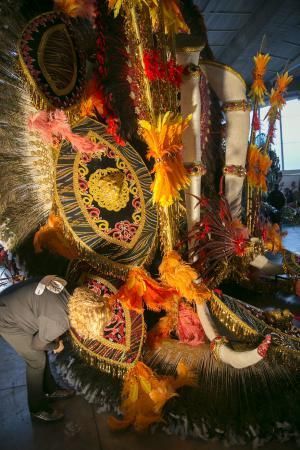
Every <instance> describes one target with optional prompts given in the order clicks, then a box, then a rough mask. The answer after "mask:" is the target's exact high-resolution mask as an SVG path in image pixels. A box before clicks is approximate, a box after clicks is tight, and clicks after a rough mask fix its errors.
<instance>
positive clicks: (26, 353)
mask: <svg viewBox="0 0 300 450" xmlns="http://www.w3.org/2000/svg"><path fill="white" fill-rule="evenodd" d="M65 284H66V282H65V281H64V280H62V279H60V278H57V277H55V276H51V275H50V276H48V277H44V278H43V279H42V280H34V279H29V280H27V281H24V282H21V283H18V284H15V285H13V286H10V287H9V288H7V289H5V290H4V291H3V292H1V294H0V336H2V337H3V338H4V339H5V341H6V342H8V344H10V345H11V346H12V347H13V348H14V349H15V350H16V352H17V353H18V354H19V355H20V356H21V357H22V358H23V359H24V361H25V363H26V378H27V392H28V406H29V411H30V413H31V416H32V417H33V418H36V419H39V420H42V421H47V422H52V421H56V420H60V419H62V418H63V417H64V415H63V413H62V412H60V411H58V410H56V409H53V408H52V407H51V406H50V400H51V399H57V398H60V399H61V398H68V397H70V396H71V395H73V394H74V391H71V390H64V389H59V388H58V386H57V384H56V383H55V381H54V378H53V376H52V374H51V371H50V367H49V361H48V355H47V351H49V350H50V351H53V352H54V353H59V352H61V351H62V350H63V348H64V346H63V341H62V340H61V339H60V337H61V336H62V335H63V334H64V333H65V332H66V331H67V330H68V329H69V318H68V309H67V303H68V297H69V294H68V292H67V291H66V289H65V288H64V286H65Z"/></svg>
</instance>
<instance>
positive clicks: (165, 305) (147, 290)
mask: <svg viewBox="0 0 300 450" xmlns="http://www.w3.org/2000/svg"><path fill="white" fill-rule="evenodd" d="M176 297H177V292H176V290H175V289H174V288H170V287H165V286H163V285H162V284H160V283H158V282H157V281H155V280H153V279H152V278H151V277H150V276H149V275H148V274H147V273H146V272H145V270H143V269H140V268H139V267H135V268H133V269H131V270H130V272H129V274H128V278H127V280H126V282H125V284H123V286H122V287H121V288H120V289H119V291H118V292H117V294H115V295H114V296H113V297H111V299H112V301H114V300H115V299H118V300H120V301H121V302H122V304H123V305H124V306H125V307H126V308H128V309H131V310H134V311H136V312H138V313H142V312H143V303H145V305H146V307H147V308H148V309H151V310H152V311H161V310H162V309H163V310H170V309H171V308H172V305H173V303H174V301H175V299H176Z"/></svg>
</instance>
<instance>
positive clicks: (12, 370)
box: [0, 337, 25, 389]
mask: <svg viewBox="0 0 300 450" xmlns="http://www.w3.org/2000/svg"><path fill="white" fill-rule="evenodd" d="M0 361H1V369H0V389H5V388H12V387H15V386H22V385H23V386H24V385H25V363H24V361H23V360H22V358H21V357H20V356H18V354H17V353H16V352H15V350H14V349H13V348H12V347H11V346H10V345H8V344H7V343H6V342H5V341H4V339H3V338H1V337H0Z"/></svg>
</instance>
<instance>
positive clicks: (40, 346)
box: [31, 333, 59, 351]
mask: <svg viewBox="0 0 300 450" xmlns="http://www.w3.org/2000/svg"><path fill="white" fill-rule="evenodd" d="M58 345H59V344H58V342H57V341H53V342H46V341H44V340H42V339H40V337H39V334H38V333H37V334H35V335H34V336H33V338H32V342H31V347H32V348H33V349H34V350H43V351H52V350H55V349H56V348H57V347H58Z"/></svg>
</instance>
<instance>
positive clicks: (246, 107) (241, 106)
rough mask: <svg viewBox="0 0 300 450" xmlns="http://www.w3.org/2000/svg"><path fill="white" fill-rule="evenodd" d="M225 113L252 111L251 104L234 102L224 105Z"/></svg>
mask: <svg viewBox="0 0 300 450" xmlns="http://www.w3.org/2000/svg"><path fill="white" fill-rule="evenodd" d="M222 108H223V111H224V112H227V111H251V104H250V103H249V102H247V100H234V101H232V102H224V103H223V106H222Z"/></svg>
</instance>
